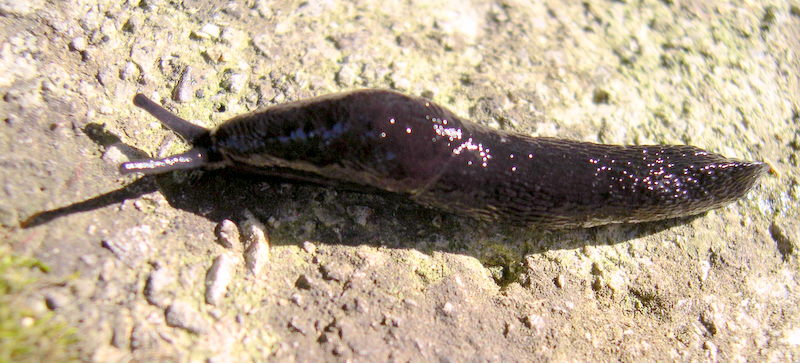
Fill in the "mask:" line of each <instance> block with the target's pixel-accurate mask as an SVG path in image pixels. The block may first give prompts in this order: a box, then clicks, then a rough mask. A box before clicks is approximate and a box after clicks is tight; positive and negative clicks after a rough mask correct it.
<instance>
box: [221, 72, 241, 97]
mask: <svg viewBox="0 0 800 363" xmlns="http://www.w3.org/2000/svg"><path fill="white" fill-rule="evenodd" d="M246 85H247V75H246V74H243V73H238V72H233V71H229V72H226V73H225V74H224V75H223V79H222V88H224V89H226V90H228V91H229V92H231V93H239V92H241V91H242V90H243V89H244V87H245V86H246Z"/></svg>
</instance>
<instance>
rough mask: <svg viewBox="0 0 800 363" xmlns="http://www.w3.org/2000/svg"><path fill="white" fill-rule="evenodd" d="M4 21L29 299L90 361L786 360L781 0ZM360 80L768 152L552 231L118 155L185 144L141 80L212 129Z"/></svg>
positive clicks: (0, 87) (463, 111) (176, 5)
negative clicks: (737, 167) (759, 172)
mask: <svg viewBox="0 0 800 363" xmlns="http://www.w3.org/2000/svg"><path fill="white" fill-rule="evenodd" d="M0 35H2V36H0V94H2V101H0V155H2V156H0V163H2V168H0V183H2V191H0V193H2V194H0V195H2V197H0V235H2V236H3V240H4V241H5V242H3V243H5V244H7V245H8V246H10V247H11V249H12V250H13V251H14V253H15V254H18V255H32V256H34V257H35V258H37V259H39V260H41V261H42V262H44V263H45V264H47V265H48V266H50V267H51V271H50V272H49V274H51V275H53V276H58V277H60V278H63V279H64V280H63V281H64V282H63V283H60V284H53V285H47V286H42V287H41V288H40V289H39V291H37V295H36V296H37V298H40V299H41V301H43V302H46V306H47V308H48V309H50V310H52V311H53V313H54V315H55V317H56V318H57V319H59V320H60V321H63V322H64V323H66V324H67V325H69V326H72V327H74V328H75V329H76V330H77V331H78V332H79V334H78V336H79V342H78V343H77V345H76V346H72V347H68V348H65V349H77V350H78V352H79V354H80V358H81V359H83V360H87V361H103V362H106V361H127V360H137V361H149V360H166V361H203V360H205V361H209V362H228V361H230V362H238V361H248V360H258V361H262V360H274V361H450V362H460V361H534V360H625V361H640V360H686V361H697V360H711V361H716V360H723V361H728V360H749V361H764V360H769V361H797V360H798V359H800V307H799V306H800V305H799V304H798V303H800V298H799V297H798V291H800V290H799V289H800V287H799V286H798V272H800V265H799V263H798V254H800V225H799V224H798V222H797V220H798V217H800V216H798V214H800V213H799V212H798V211H799V209H798V198H800V184H799V183H798V176H799V175H800V173H798V171H799V168H798V163H800V155H799V154H798V151H799V150H800V131H799V130H800V72H798V69H800V58H798V56H797V53H798V51H797V50H798V49H800V3H797V2H796V1H754V2H747V3H745V4H742V5H733V4H732V3H725V4H721V3H720V4H717V3H715V2H704V1H699V0H695V1H655V0H652V1H649V0H648V1H636V2H630V1H595V0H589V1H582V2H566V3H565V2H562V1H555V0H553V1H544V2H530V1H518V0H510V1H507V0H504V1H477V0H475V1H467V2H464V1H452V2H448V1H416V0H412V1H390V2H387V1H347V2H336V1H267V0H255V1H229V2H218V1H211V0H185V1H167V0H130V1H122V2H120V1H105V0H80V1H69V2H66V1H46V0H34V1H26V2H14V1H2V0H0ZM357 88H388V89H394V90H398V91H401V92H404V93H407V94H411V95H417V96H423V97H426V98H430V99H432V100H433V101H435V102H437V103H439V104H442V105H445V106H447V107H448V108H450V109H452V110H453V111H454V112H455V113H456V114H459V115H461V116H464V117H466V118H469V119H472V120H474V121H476V122H479V123H482V124H485V125H488V126H491V127H495V128H499V129H505V130H513V131H515V132H519V133H524V134H529V135H533V136H555V137H561V138H570V139H578V140H585V141H593V142H602V143H614V144H653V143H665V144H692V145H696V146H698V147H702V148H704V149H707V150H710V151H714V152H719V153H721V154H724V155H726V156H730V157H736V158H741V159H747V160H763V161H766V162H768V163H769V164H770V165H771V167H772V169H773V172H772V173H770V175H767V176H765V177H763V178H762V179H761V180H760V182H759V184H758V186H757V187H756V188H755V189H754V190H753V191H751V192H750V193H749V194H748V195H747V196H746V197H745V198H743V199H741V200H739V201H737V202H735V203H733V204H731V205H728V206H726V207H724V208H722V209H719V210H715V211H712V212H709V213H706V214H704V215H701V216H697V217H693V218H685V219H679V220H670V221H663V222H655V223H645V224H625V225H611V226H606V227H597V228H592V229H578V230H567V231H549V230H539V229H521V228H516V227H510V226H497V225H490V224H487V223H479V222H475V221H473V220H471V219H468V218H462V217H457V216H451V215H447V214H443V213H441V212H437V211H434V210H429V209H424V208H421V207H419V206H416V205H414V204H412V203H410V202H408V201H407V200H404V199H402V198H398V197H394V196H391V195H376V194H369V193H361V192H358V191H342V190H336V189H331V188H326V187H321V186H315V185H308V184H301V183H293V182H289V181H285V180H274V179H264V178H258V177H252V176H244V175H240V174H234V173H231V172H227V171H224V170H221V171H209V172H174V173H170V174H166V175H162V176H156V177H153V176H150V177H144V178H142V177H140V176H135V175H134V176H121V175H120V174H119V172H118V169H117V167H118V164H119V163H120V162H124V161H127V160H130V159H134V158H139V157H144V156H146V155H155V156H165V155H169V154H173V153H177V152H180V151H182V150H185V149H186V148H187V145H186V144H185V143H184V142H183V141H181V140H180V139H179V138H178V137H176V135H174V134H172V133H171V132H170V131H168V130H166V129H164V128H163V127H162V126H161V125H160V124H159V123H157V122H156V121H155V120H154V119H153V118H151V117H150V116H149V115H147V114H146V113H144V112H143V111H142V110H140V109H138V108H136V107H135V106H134V105H133V104H132V98H133V96H134V95H135V94H136V93H137V92H141V93H144V94H146V95H148V96H149V97H151V98H152V99H154V100H155V101H156V102H158V103H161V104H164V105H165V107H167V108H168V109H170V110H172V111H173V112H175V113H176V114H178V115H180V116H182V117H184V118H186V119H188V120H192V122H194V123H196V124H198V125H202V126H205V127H213V126H215V125H218V124H220V123H221V122H223V121H224V120H226V119H228V118H231V117H233V116H235V115H238V114H241V113H245V112H249V111H252V110H255V109H257V108H259V107H265V106H269V105H274V104H279V103H283V102H287V101H291V100H299V99H303V98H307V97H311V96H315V95H321V94H326V93H332V92H339V91H344V90H352V89H357ZM32 216H36V218H34V219H30V218H31V217H32ZM26 222H27V224H26ZM23 224H26V227H27V228H23V227H22V225H23Z"/></svg>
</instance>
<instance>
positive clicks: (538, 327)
mask: <svg viewBox="0 0 800 363" xmlns="http://www.w3.org/2000/svg"><path fill="white" fill-rule="evenodd" d="M522 322H523V323H524V324H525V326H526V327H528V328H529V329H533V330H534V331H536V333H537V334H539V333H541V332H542V330H544V328H545V322H544V318H543V317H542V316H541V315H536V314H530V315H528V316H526V317H525V319H524V320H523V321H522Z"/></svg>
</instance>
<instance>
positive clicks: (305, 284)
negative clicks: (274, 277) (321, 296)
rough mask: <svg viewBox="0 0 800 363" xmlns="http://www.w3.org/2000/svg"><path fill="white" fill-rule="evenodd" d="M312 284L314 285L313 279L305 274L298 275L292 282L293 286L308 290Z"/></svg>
mask: <svg viewBox="0 0 800 363" xmlns="http://www.w3.org/2000/svg"><path fill="white" fill-rule="evenodd" d="M314 285H315V283H314V279H312V278H310V277H308V276H306V275H300V277H298V278H297V281H295V283H294V286H297V288H299V289H303V290H310V289H311V288H313V287H314Z"/></svg>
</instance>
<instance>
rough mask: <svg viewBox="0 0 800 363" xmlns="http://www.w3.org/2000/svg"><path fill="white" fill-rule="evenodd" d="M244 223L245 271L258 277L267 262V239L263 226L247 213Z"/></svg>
mask: <svg viewBox="0 0 800 363" xmlns="http://www.w3.org/2000/svg"><path fill="white" fill-rule="evenodd" d="M246 219H247V220H246V221H245V226H246V228H245V233H246V240H247V243H246V247H245V250H244V263H245V267H246V268H247V271H248V272H250V273H251V274H253V275H254V276H258V275H259V274H260V273H261V270H262V269H263V268H264V266H265V265H266V264H267V262H268V261H269V247H270V246H269V239H268V238H267V235H266V232H265V228H264V225H263V224H261V222H259V221H258V220H257V219H256V218H255V216H253V214H252V213H249V212H248V213H247V216H246Z"/></svg>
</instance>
